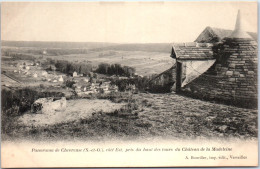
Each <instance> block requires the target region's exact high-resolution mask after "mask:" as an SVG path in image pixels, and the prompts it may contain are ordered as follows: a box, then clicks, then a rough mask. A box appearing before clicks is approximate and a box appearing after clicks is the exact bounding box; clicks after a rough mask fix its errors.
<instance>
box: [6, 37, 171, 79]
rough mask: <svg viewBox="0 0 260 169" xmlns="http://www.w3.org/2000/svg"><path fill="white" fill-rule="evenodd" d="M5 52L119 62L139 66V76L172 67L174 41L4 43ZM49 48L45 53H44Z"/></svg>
mask: <svg viewBox="0 0 260 169" xmlns="http://www.w3.org/2000/svg"><path fill="white" fill-rule="evenodd" d="M4 51H9V52H15V53H22V54H28V55H33V56H35V57H42V56H43V57H45V58H52V59H57V60H68V61H72V62H78V63H79V62H80V63H92V64H93V65H94V66H97V65H98V64H100V63H109V64H114V63H119V64H121V65H124V66H130V67H133V68H135V69H136V72H137V73H138V74H140V75H143V76H145V75H152V74H159V73H161V72H163V71H165V70H167V69H169V68H170V67H171V66H172V65H173V64H174V60H173V59H172V58H170V52H171V44H168V43H165V44H164V43H161V44H160V43H159V44H149V43H148V44H113V43H94V42H93V43H91V42H86V43H76V42H75V43H73V42H8V41H5V42H3V48H2V53H4ZM43 51H46V54H45V55H43V54H42V52H43Z"/></svg>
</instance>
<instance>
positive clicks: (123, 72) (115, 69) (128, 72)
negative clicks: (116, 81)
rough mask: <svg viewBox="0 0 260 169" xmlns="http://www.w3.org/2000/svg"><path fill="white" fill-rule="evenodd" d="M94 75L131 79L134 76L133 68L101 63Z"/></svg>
mask: <svg viewBox="0 0 260 169" xmlns="http://www.w3.org/2000/svg"><path fill="white" fill-rule="evenodd" d="M95 72H96V73H101V74H107V75H117V76H126V77H131V76H133V75H134V74H135V68H132V67H129V66H121V65H120V64H107V63H101V64H99V65H98V68H97V69H96V70H95Z"/></svg>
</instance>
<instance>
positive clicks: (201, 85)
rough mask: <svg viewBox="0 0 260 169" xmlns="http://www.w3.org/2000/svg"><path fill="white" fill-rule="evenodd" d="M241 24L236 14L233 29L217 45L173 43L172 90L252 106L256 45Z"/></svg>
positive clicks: (255, 96)
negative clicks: (173, 75)
mask: <svg viewBox="0 0 260 169" xmlns="http://www.w3.org/2000/svg"><path fill="white" fill-rule="evenodd" d="M241 24H242V20H241V16H240V11H238V14H237V20H236V25H235V29H234V30H233V31H232V32H231V33H230V34H228V35H226V37H223V38H222V37H221V38H220V42H218V43H197V42H192V43H183V44H173V47H172V52H171V57H172V58H174V59H175V60H176V82H175V84H174V86H173V90H175V91H176V92H188V93H190V94H193V95H195V96H196V97H201V98H207V99H214V100H222V101H225V102H230V103H233V104H239V105H241V104H244V105H245V106H248V107H255V106H256V105H257V42H256V41H255V40H254V38H252V36H251V35H250V34H248V33H247V32H245V31H244V30H243V29H242V27H241ZM197 39H198V38H197ZM199 41H200V40H199Z"/></svg>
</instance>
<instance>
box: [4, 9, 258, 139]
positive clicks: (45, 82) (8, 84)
mask: <svg viewBox="0 0 260 169" xmlns="http://www.w3.org/2000/svg"><path fill="white" fill-rule="evenodd" d="M242 19H243V18H242V17H241V14H240V11H238V14H237V19H236V25H235V28H234V30H225V29H221V28H213V27H209V26H208V27H206V28H205V29H204V30H203V31H202V32H201V33H200V34H199V35H198V37H197V38H196V39H194V41H193V42H187V43H173V44H170V43H162V44H159V43H158V44H115V43H94V42H93V43H92V42H86V43H83V42H82V43H80V42H79V43H76V42H56V43H52V42H29V41H24V42H23V41H2V48H1V88H2V89H1V93H2V94H1V96H2V127H1V129H2V139H4V140H12V139H14V138H15V139H17V140H19V139H29V140H59V139H64V140H65V139H68V140H75V139H86V138H87V139H111V138H113V139H114V138H116V139H130V138H131V139H135V138H142V139H148V138H156V137H159V138H174V139H194V138H203V139H204V138H207V139H256V138H257V132H258V130H257V80H256V79H257V61H258V59H257V34H256V33H254V32H246V31H245V30H243V29H242V27H241V23H242V22H243V20H242ZM68 46H69V47H68Z"/></svg>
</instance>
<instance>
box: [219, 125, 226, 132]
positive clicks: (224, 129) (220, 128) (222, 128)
mask: <svg viewBox="0 0 260 169" xmlns="http://www.w3.org/2000/svg"><path fill="white" fill-rule="evenodd" d="M227 128H228V126H227V125H222V126H220V127H218V129H219V131H221V132H223V133H225V132H226V131H227Z"/></svg>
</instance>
